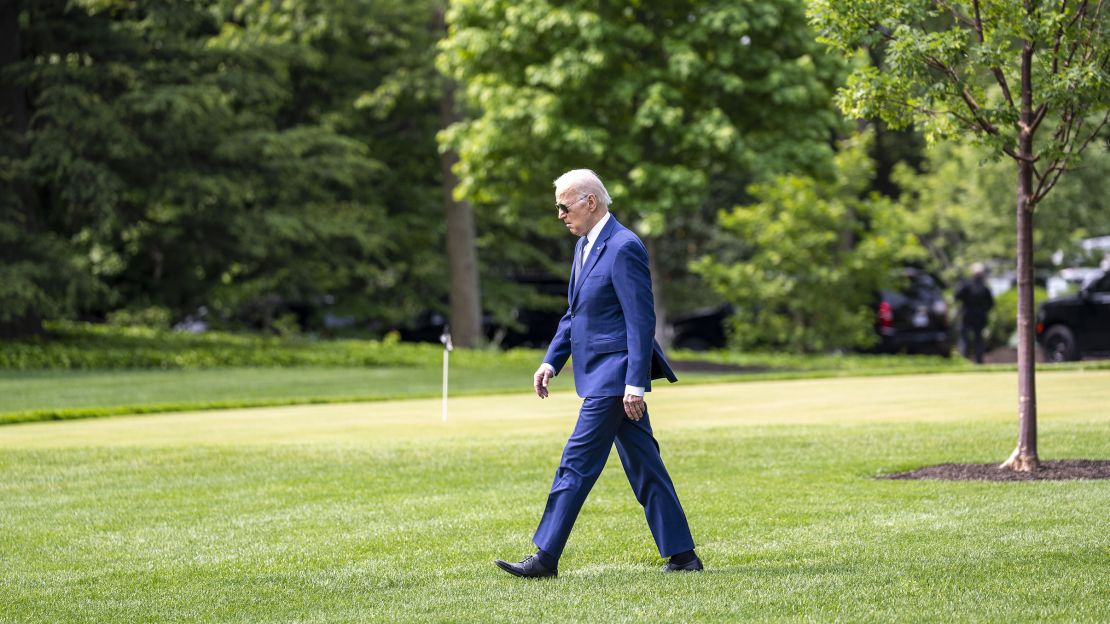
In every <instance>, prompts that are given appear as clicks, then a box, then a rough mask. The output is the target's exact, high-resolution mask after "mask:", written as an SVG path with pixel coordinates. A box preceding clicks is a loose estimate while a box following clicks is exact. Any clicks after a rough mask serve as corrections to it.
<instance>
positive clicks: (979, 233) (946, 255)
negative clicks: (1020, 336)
mask: <svg viewBox="0 0 1110 624" xmlns="http://www.w3.org/2000/svg"><path fill="white" fill-rule="evenodd" d="M989 156H990V154H988V153H987V152H986V150H985V149H984V148H983V147H982V146H978V145H975V144H973V143H962V144H960V143H954V142H942V143H937V144H935V145H933V146H931V147H930V148H929V149H927V150H926V151H925V152H924V161H923V163H922V170H921V171H914V170H913V169H912V168H910V167H908V166H905V165H898V166H896V167H895V171H894V174H893V176H892V177H893V179H894V181H895V183H896V184H897V187H898V188H899V189H900V191H901V193H900V194H899V196H898V204H899V206H900V208H901V209H902V214H903V215H904V216H905V218H906V219H907V223H908V224H909V225H910V227H911V229H912V230H913V231H914V232H915V233H916V234H917V235H918V237H919V239H920V241H921V244H922V245H923V246H924V248H925V249H926V250H927V252H928V256H927V264H928V266H929V268H930V269H932V270H933V271H935V272H936V273H937V274H939V275H941V276H943V277H944V278H945V279H947V280H949V282H951V281H952V280H954V279H957V278H959V277H961V276H964V275H966V273H967V270H968V268H969V267H970V266H971V264H972V263H973V262H976V261H983V260H990V261H999V262H1005V261H1006V260H1007V259H1009V258H1013V257H1014V256H1015V250H1016V247H1017V241H1016V239H1015V236H1014V228H1013V218H1014V214H1013V213H1014V210H1013V197H1012V191H1013V171H1012V169H1013V163H1012V162H1008V161H1007V160H994V161H992V160H989ZM1108 195H1110V151H1108V150H1107V149H1106V147H1105V146H1104V145H1092V146H1091V147H1090V148H1088V150H1087V153H1086V154H1084V158H1083V162H1082V163H1081V164H1080V165H1079V166H1078V167H1076V168H1074V169H1072V170H1071V171H1070V172H1069V173H1068V174H1067V175H1066V176H1063V177H1061V178H1060V182H1059V184H1057V185H1056V188H1055V189H1054V190H1053V192H1052V193H1051V194H1050V195H1048V196H1046V197H1045V198H1044V199H1043V200H1042V201H1041V203H1040V204H1039V206H1038V211H1037V223H1036V229H1035V230H1034V232H1033V235H1034V243H1035V247H1034V255H1033V259H1034V265H1035V266H1037V267H1038V268H1042V269H1043V268H1046V267H1051V266H1052V265H1053V264H1054V260H1055V258H1054V255H1055V254H1056V253H1057V252H1058V251H1064V252H1065V256H1067V257H1073V256H1076V255H1079V250H1078V248H1077V243H1078V241H1079V239H1082V238H1084V237H1087V236H1095V235H1100V234H1106V233H1110V211H1108V210H1106V207H1105V205H1104V198H1105V197H1107V196H1108ZM999 312H1001V311H999ZM1013 323H1014V319H1010V320H1009V321H1008V322H1007V323H1006V324H1013ZM1006 338H1008V336H1006V337H1003V338H1002V339H1003V340H1005V339H1006Z"/></svg>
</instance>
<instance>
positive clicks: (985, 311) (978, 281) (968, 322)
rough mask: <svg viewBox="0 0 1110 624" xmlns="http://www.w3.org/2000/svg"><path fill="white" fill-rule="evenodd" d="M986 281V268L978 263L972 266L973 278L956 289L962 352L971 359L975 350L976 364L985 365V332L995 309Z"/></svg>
mask: <svg viewBox="0 0 1110 624" xmlns="http://www.w3.org/2000/svg"><path fill="white" fill-rule="evenodd" d="M986 280H987V269H986V267H985V266H983V263H982V262H976V263H975V264H973V265H971V278H970V279H966V280H964V281H963V282H962V283H961V284H960V287H959V288H958V289H956V301H958V302H960V352H961V353H962V354H963V356H964V357H966V358H969V359H970V358H971V357H972V355H971V350H972V349H974V357H975V363H976V364H982V363H983V352H984V351H985V346H984V344H983V330H984V329H986V327H987V319H988V318H989V317H990V312H991V308H993V307H994V296H992V295H991V289H990V288H988V287H987V283H986Z"/></svg>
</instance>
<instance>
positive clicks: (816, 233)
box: [693, 135, 921, 352]
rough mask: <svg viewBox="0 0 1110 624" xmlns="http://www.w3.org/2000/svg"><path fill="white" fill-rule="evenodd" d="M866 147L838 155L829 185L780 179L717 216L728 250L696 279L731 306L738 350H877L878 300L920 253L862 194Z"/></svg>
mask: <svg viewBox="0 0 1110 624" xmlns="http://www.w3.org/2000/svg"><path fill="white" fill-rule="evenodd" d="M869 138H870V137H869V135H861V136H860V137H857V138H856V139H855V140H853V141H852V142H850V143H847V144H846V145H845V146H844V149H843V150H842V151H841V152H840V153H839V154H838V155H837V156H836V159H835V169H836V177H835V178H834V179H833V180H829V181H824V180H819V179H815V178H811V177H804V176H797V175H792V176H781V177H779V178H777V179H776V180H775V181H774V182H773V183H767V184H759V185H755V186H753V187H752V188H751V189H750V192H751V194H752V195H753V196H755V198H756V199H757V200H759V202H758V203H756V204H753V205H750V206H741V207H737V208H735V209H733V210H732V211H730V212H723V213H722V214H721V215H720V226H721V228H722V229H724V230H725V231H726V232H727V233H729V234H731V235H732V236H733V237H734V238H735V240H736V244H735V249H733V250H732V255H731V256H729V257H723V256H722V257H718V258H709V257H702V258H701V259H699V260H698V261H697V262H695V263H694V264H693V269H694V271H695V272H696V273H698V274H700V275H701V276H702V277H703V278H704V279H705V281H706V282H707V283H708V284H709V285H710V286H711V287H712V288H713V289H714V290H715V291H717V293H718V294H720V295H721V296H722V297H724V298H725V299H727V300H729V301H731V302H732V303H733V304H735V305H736V307H737V309H738V313H737V314H735V315H734V316H733V326H732V338H733V341H734V342H735V344H736V346H738V347H740V348H752V347H774V348H785V349H788V350H791V351H794V352H812V351H824V350H828V349H834V348H851V347H859V346H867V345H869V344H870V343H871V342H873V341H874V339H875V336H874V331H873V325H874V323H875V312H874V309H873V304H874V301H873V299H874V295H875V293H876V292H878V290H879V288H880V286H882V285H883V283H884V280H886V279H887V276H888V274H889V271H890V269H891V268H892V267H894V266H896V265H897V263H898V262H899V261H908V260H914V259H917V258H919V257H920V255H921V249H920V247H919V245H918V244H917V240H916V238H915V237H914V235H913V233H912V231H910V230H909V229H908V228H906V224H905V222H904V220H903V219H902V215H901V213H900V211H899V210H898V208H897V205H896V204H894V203H893V202H891V201H890V200H888V199H885V198H882V197H880V196H878V195H877V194H870V195H868V194H865V189H866V188H867V185H868V183H869V181H870V180H871V177H872V175H873V164H872V162H871V160H870V159H869V157H868V156H867V149H868V145H869Z"/></svg>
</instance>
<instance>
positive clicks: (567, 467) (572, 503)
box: [532, 396, 694, 557]
mask: <svg viewBox="0 0 1110 624" xmlns="http://www.w3.org/2000/svg"><path fill="white" fill-rule="evenodd" d="M623 401H624V398H623V397H619V396H607V397H588V398H586V400H585V401H584V402H583V403H582V409H581V411H580V412H579V414H578V423H577V424H576V425H575V427H574V432H573V433H572V434H571V436H570V439H569V440H567V445H566V448H564V449H563V458H562V461H560V462H559V469H558V470H557V471H556V472H555V481H554V483H552V484H551V494H550V495H548V497H547V507H546V508H545V509H544V512H543V518H541V519H540V526H539V528H537V529H536V535H535V536H534V537H533V538H532V541H533V542H534V543H535V544H536V546H537V547H539V548H541V549H543V550H544V551H546V552H548V553H550V554H551V555H554V556H555V557H559V556H560V555H562V553H563V548H564V547H565V546H566V543H567V538H568V537H569V536H570V530H571V528H572V527H573V526H574V521H575V519H577V518H578V512H579V511H581V509H582V504H583V503H585V502H586V496H587V495H589V493H590V489H591V488H593V486H594V482H596V481H597V478H598V477H599V476H600V475H601V471H602V469H603V468H604V467H605V462H606V461H607V460H608V458H609V451H610V449H611V448H612V447H613V441H614V440H615V441H616V443H617V455H618V456H619V457H620V460H621V464H622V465H623V466H624V473H625V475H626V476H627V477H628V482H629V484H631V485H632V491H633V493H635V495H636V500H638V501H640V504H641V505H643V507H644V515H645V516H646V517H647V523H648V527H649V528H650V529H651V535H652V537H654V538H655V545H656V547H657V548H658V549H659V554H660V555H662V556H664V557H669V556H671V555H675V554H678V553H682V552H686V551H688V550H693V549H694V538H693V537H692V536H691V535H690V525H689V523H687V521H686V514H685V513H683V511H682V505H681V504H680V503H679V502H678V494H676V493H675V490H674V484H673V483H671V477H670V475H668V474H667V469H666V467H664V466H663V459H662V458H661V457H660V456H659V443H658V442H656V441H655V437H654V436H653V435H652V433H651V423H650V421H649V420H648V414H647V411H646V410H645V411H644V415H643V417H642V418H641V419H640V420H639V421H633V420H631V419H629V418H627V417H625V414H624V403H623Z"/></svg>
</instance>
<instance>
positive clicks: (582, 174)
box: [555, 169, 613, 208]
mask: <svg viewBox="0 0 1110 624" xmlns="http://www.w3.org/2000/svg"><path fill="white" fill-rule="evenodd" d="M568 188H573V189H575V190H576V191H578V192H579V193H592V194H593V196H594V197H596V198H597V201H598V202H599V203H600V204H601V205H602V206H605V207H606V208H608V207H609V204H611V203H613V200H612V199H610V198H609V191H607V190H605V185H604V184H602V183H601V178H599V177H597V174H596V173H594V172H593V171H591V170H589V169H572V170H570V171H568V172H566V173H564V174H563V175H561V176H559V177H558V178H555V194H556V195H561V194H562V193H563V191H565V190H567V189H568Z"/></svg>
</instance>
